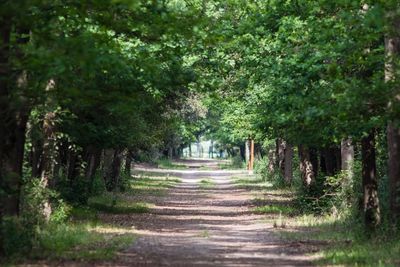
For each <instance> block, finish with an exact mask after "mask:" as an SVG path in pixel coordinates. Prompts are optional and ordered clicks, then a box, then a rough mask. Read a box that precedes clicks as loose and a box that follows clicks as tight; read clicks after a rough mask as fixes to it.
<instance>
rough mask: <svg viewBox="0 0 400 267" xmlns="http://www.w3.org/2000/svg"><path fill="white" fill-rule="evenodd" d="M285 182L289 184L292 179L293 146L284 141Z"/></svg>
mask: <svg viewBox="0 0 400 267" xmlns="http://www.w3.org/2000/svg"><path fill="white" fill-rule="evenodd" d="M284 161H285V167H284V170H285V175H284V178H285V183H286V184H287V185H290V184H291V183H292V180H293V147H292V146H291V145H290V144H288V143H286V146H285V160H284Z"/></svg>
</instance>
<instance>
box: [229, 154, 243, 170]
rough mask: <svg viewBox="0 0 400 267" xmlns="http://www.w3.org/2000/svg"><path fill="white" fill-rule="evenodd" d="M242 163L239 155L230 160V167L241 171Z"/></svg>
mask: <svg viewBox="0 0 400 267" xmlns="http://www.w3.org/2000/svg"><path fill="white" fill-rule="evenodd" d="M243 165H244V161H243V159H242V157H241V156H240V155H236V156H234V157H232V158H231V166H232V167H233V168H237V169H241V168H243Z"/></svg>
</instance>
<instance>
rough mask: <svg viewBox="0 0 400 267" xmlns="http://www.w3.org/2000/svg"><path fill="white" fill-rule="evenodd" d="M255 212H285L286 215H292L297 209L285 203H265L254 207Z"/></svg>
mask: <svg viewBox="0 0 400 267" xmlns="http://www.w3.org/2000/svg"><path fill="white" fill-rule="evenodd" d="M253 211H254V212H256V213H260V214H271V213H272V214H284V215H292V214H294V213H295V209H294V208H293V207H290V206H284V205H279V206H277V205H264V206H258V207H255V208H254V209H253Z"/></svg>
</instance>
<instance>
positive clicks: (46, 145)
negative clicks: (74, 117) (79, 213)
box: [40, 112, 56, 221]
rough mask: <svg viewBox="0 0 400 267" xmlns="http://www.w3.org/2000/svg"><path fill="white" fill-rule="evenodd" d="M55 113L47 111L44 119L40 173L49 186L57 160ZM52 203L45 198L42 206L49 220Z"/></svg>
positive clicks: (44, 214)
mask: <svg viewBox="0 0 400 267" xmlns="http://www.w3.org/2000/svg"><path fill="white" fill-rule="evenodd" d="M55 117H56V115H55V113H54V112H48V113H46V115H45V117H44V120H43V137H44V138H43V153H42V172H41V175H40V179H41V184H42V186H43V187H44V188H48V187H49V185H50V181H51V180H52V179H53V176H54V175H53V167H54V164H53V163H54V160H55V155H54V154H55V152H56V150H55ZM51 212H52V211H51V205H50V202H49V200H44V202H43V207H42V214H43V217H44V218H45V219H46V221H48V220H49V219H50V215H51Z"/></svg>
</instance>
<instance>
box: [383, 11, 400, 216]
mask: <svg viewBox="0 0 400 267" xmlns="http://www.w3.org/2000/svg"><path fill="white" fill-rule="evenodd" d="M387 18H388V21H389V34H388V36H386V38H385V50H386V58H387V60H386V64H385V81H386V82H388V83H390V82H395V81H398V79H399V77H396V72H398V71H399V66H398V63H397V62H398V60H399V58H400V16H399V15H398V14H396V12H393V11H390V12H388V13H387ZM395 86H397V87H396V88H393V89H392V97H391V101H390V102H389V109H390V110H391V111H392V110H398V107H399V104H400V103H399V99H400V88H398V84H397V85H395ZM393 117H396V116H393ZM387 143H388V152H389V158H388V170H389V208H390V214H391V219H392V221H393V222H398V221H399V219H400V120H398V119H394V120H392V121H390V122H389V124H388V127H387Z"/></svg>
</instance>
